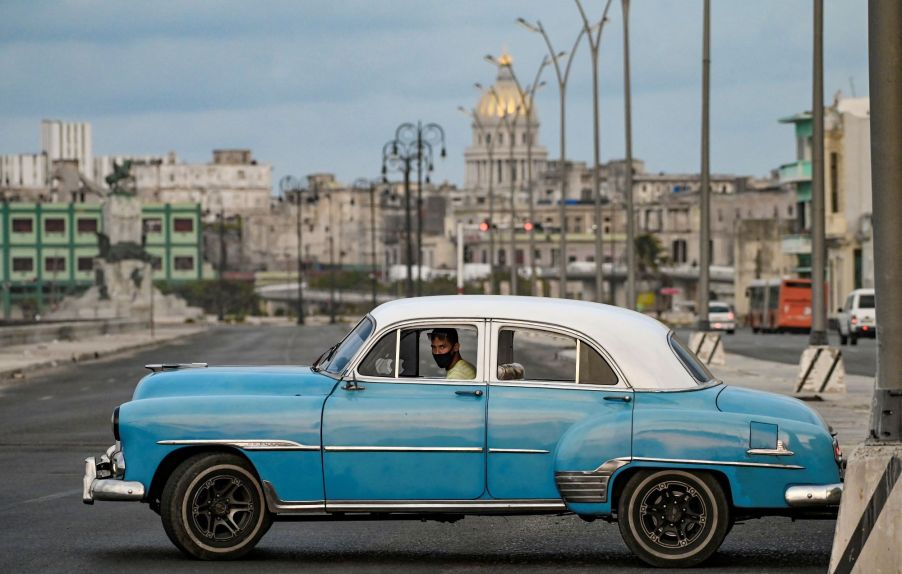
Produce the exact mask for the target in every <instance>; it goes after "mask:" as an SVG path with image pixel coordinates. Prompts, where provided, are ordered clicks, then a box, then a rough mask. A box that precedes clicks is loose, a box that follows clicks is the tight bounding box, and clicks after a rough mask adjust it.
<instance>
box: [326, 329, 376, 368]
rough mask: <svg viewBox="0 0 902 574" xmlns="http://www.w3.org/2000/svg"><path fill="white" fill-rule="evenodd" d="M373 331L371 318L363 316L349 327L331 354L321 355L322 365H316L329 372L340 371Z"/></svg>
mask: <svg viewBox="0 0 902 574" xmlns="http://www.w3.org/2000/svg"><path fill="white" fill-rule="evenodd" d="M372 333H373V320H372V319H370V318H369V317H364V318H363V319H362V320H361V321H360V322H359V323H357V326H356V327H354V328H353V329H351V332H350V333H348V334H347V336H346V337H345V338H344V340H342V342H341V343H339V345H338V347H337V348H336V349H335V350H334V351H332V354H331V355H329V354H328V353H327V354H326V356H325V357H323V359H322V361H323V364H322V365H318V366H319V367H320V368H321V369H323V370H324V371H327V372H329V373H336V374H338V373H341V372H342V371H344V368H345V367H346V366H347V365H348V362H349V361H350V360H351V359H352V358H353V357H354V355H355V354H357V350H358V349H360V346H361V345H363V343H364V341H366V340H367V338H368V337H369V336H370V335H371V334H372Z"/></svg>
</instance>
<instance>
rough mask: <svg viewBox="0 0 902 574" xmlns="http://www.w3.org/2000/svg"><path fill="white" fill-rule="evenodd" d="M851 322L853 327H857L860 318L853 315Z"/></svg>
mask: <svg viewBox="0 0 902 574" xmlns="http://www.w3.org/2000/svg"><path fill="white" fill-rule="evenodd" d="M849 321H850V322H851V323H852V324H853V325H857V324H858V317H856V316H855V315H852V318H851V319H849Z"/></svg>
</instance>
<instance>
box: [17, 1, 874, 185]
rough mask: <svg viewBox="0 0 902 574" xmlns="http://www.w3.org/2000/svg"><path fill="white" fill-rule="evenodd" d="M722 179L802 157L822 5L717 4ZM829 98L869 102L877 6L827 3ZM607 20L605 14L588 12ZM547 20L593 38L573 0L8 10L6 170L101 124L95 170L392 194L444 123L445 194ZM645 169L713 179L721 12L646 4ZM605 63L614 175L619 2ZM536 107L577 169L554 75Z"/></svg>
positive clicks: (529, 58)
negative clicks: (488, 111) (258, 178)
mask: <svg viewBox="0 0 902 574" xmlns="http://www.w3.org/2000/svg"><path fill="white" fill-rule="evenodd" d="M712 4H713V7H712V64H711V84H712V103H711V165H712V170H713V171H715V172H722V173H737V174H748V175H765V174H767V173H768V172H769V171H770V170H771V169H773V168H775V167H777V166H779V165H780V164H781V163H787V162H789V161H792V160H793V159H794V154H795V144H794V141H793V133H792V129H791V128H790V127H789V126H785V125H781V124H778V123H777V120H778V118H780V117H783V116H787V115H791V114H793V113H796V112H799V111H802V110H807V109H810V107H811V89H810V84H811V55H812V48H811V43H812V42H811V40H812V17H811V10H812V1H811V0H756V1H748V0H714V2H712ZM825 4H826V8H825V13H826V17H825V40H824V44H825V49H824V52H825V58H824V59H825V80H824V86H825V98H826V100H827V102H828V103H829V102H830V101H831V100H832V97H833V94H834V93H835V92H836V91H837V90H842V92H843V93H844V94H845V95H847V96H848V95H850V94H851V92H852V90H853V87H854V91H855V94H856V95H857V96H866V95H867V92H868V76H867V14H866V12H867V4H866V1H865V0H828V1H827V2H825ZM584 6H585V8H586V9H587V11H588V12H589V14H590V17H591V18H593V19H596V18H598V17H599V16H600V14H601V12H602V9H603V7H604V0H584ZM517 16H522V17H524V18H526V19H528V20H536V19H538V20H541V21H542V23H543V24H544V25H545V27H546V29H548V31H549V33H550V35H551V37H552V41H553V42H554V43H555V48H556V49H557V50H569V49H570V46H571V44H572V42H573V40H574V38H575V35H576V33H577V32H578V30H579V26H580V20H579V15H578V12H577V9H576V6H575V5H574V4H573V3H571V2H569V1H567V0H555V1H549V0H546V1H535V0H529V1H526V0H519V1H514V0H468V1H449V0H444V1H441V0H403V1H402V0H394V1H391V2H389V1H372V0H370V1H344V0H323V1H309V0H308V1H303V2H300V1H271V0H269V1H266V2H250V1H245V2H238V1H234V2H232V1H193V2H183V1H177V0H165V1H164V0H155V1H153V2H141V3H138V2H113V1H100V0H96V1H92V0H83V1H76V0H71V1H61V2H45V1H40V0H31V1H29V0H22V1H13V0H3V3H2V7H0V78H2V80H0V154H5V153H33V152H36V151H39V149H40V130H39V124H40V121H41V119H42V118H57V119H63V120H67V121H87V122H90V123H91V124H92V125H93V130H94V153H95V154H96V155H103V154H135V155H144V154H164V153H166V152H168V151H175V152H176V153H177V154H178V155H179V156H180V157H181V158H182V159H183V160H185V161H189V162H197V163H205V162H207V161H209V160H210V158H211V150H213V149H214V148H230V147H237V148H250V149H252V150H253V153H254V156H255V157H256V158H257V159H258V160H259V161H260V162H263V163H270V164H272V165H273V166H274V184H275V183H276V182H278V179H279V178H280V177H281V176H282V175H285V174H286V173H291V174H294V175H299V176H303V175H306V174H309V173H314V172H333V173H335V174H336V175H337V176H338V178H339V179H340V180H342V181H345V182H351V181H353V180H354V179H355V178H357V177H362V176H367V177H376V176H378V175H379V170H380V167H381V150H382V145H383V144H384V143H385V142H386V141H388V140H389V139H390V138H391V137H392V136H393V134H394V130H395V128H396V126H397V125H398V124H399V123H401V122H405V121H416V120H418V119H419V120H423V121H426V122H438V123H440V124H441V125H442V126H444V128H445V130H446V134H447V142H448V158H447V159H446V160H444V161H443V162H437V163H436V166H435V167H436V174H435V177H434V181H440V180H444V179H447V180H450V181H452V182H455V183H458V184H460V183H461V182H462V180H463V172H464V165H463V151H464V148H465V147H466V144H467V143H468V141H469V131H470V126H469V123H468V121H467V119H466V118H465V117H464V116H462V115H461V114H460V113H459V112H457V111H456V110H457V107H458V106H459V105H465V106H467V107H469V106H472V105H474V104H475V102H476V100H477V99H478V93H477V92H476V90H475V89H474V88H473V83H474V82H481V83H483V84H490V83H491V82H492V81H493V80H494V76H495V70H494V69H493V67H492V66H491V65H490V64H488V63H486V62H484V61H483V56H484V55H485V54H487V53H492V54H496V55H497V54H500V53H501V51H502V50H504V49H506V50H508V51H509V52H510V54H511V55H512V57H513V59H514V65H515V67H516V69H517V70H518V73H519V75H520V76H521V77H522V78H524V82H525V81H526V80H525V79H526V78H531V77H532V75H533V74H534V73H535V69H536V67H537V66H538V63H539V62H540V60H541V58H542V56H543V54H544V51H545V47H544V44H543V43H542V41H541V38H540V37H539V36H537V35H535V34H532V33H530V32H528V31H527V30H525V29H523V28H521V27H519V26H517V25H516V24H515V19H516V17H517ZM630 16H631V17H630V22H631V28H630V36H631V57H632V76H633V111H634V119H633V123H634V137H633V139H634V152H633V154H634V156H635V157H637V158H641V159H644V160H645V162H646V165H647V167H648V169H649V170H651V171H675V172H698V171H699V164H700V159H699V158H700V155H699V150H698V148H699V141H700V116H701V58H702V38H701V36H702V1H701V0H632V2H631V14H630ZM609 19H610V21H609V22H608V24H607V26H606V27H605V30H604V37H603V39H602V58H601V64H600V69H601V94H602V101H601V114H602V119H601V122H602V136H601V138H602V144H601V145H602V158H603V160H607V159H609V158H618V157H623V111H622V110H623V99H622V94H623V83H622V75H623V70H622V65H621V62H622V36H621V33H622V14H621V10H620V0H614V2H613V3H612V6H611V11H610V14H609ZM586 48H587V46H586V45H583V46H581V47H580V48H579V51H578V52H577V57H576V60H575V61H574V64H573V71H572V73H571V76H572V77H571V83H570V85H569V86H568V90H567V91H568V104H567V105H568V110H567V112H568V121H567V150H568V152H569V154H570V157H571V158H573V159H577V160H591V157H592V114H591V110H592V108H591V93H592V91H591V90H592V85H591V77H592V76H591V64H590V61H589V58H588V51H587V49H586ZM547 72H548V73H546V76H545V78H546V79H547V80H548V81H549V82H548V85H547V86H546V87H545V88H544V89H543V90H542V91H540V95H539V96H538V98H537V107H538V113H539V117H540V120H541V122H542V127H541V140H542V143H543V144H544V145H545V146H546V147H547V148H548V150H549V152H550V154H551V156H552V157H555V156H556V155H557V153H558V149H559V146H558V125H559V120H558V91H557V85H556V82H554V81H553V76H552V75H551V74H550V72H551V70H547Z"/></svg>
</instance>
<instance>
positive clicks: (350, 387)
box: [341, 371, 366, 391]
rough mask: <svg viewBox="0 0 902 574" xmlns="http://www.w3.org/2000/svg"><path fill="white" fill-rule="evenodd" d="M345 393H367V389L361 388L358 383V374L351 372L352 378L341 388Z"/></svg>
mask: <svg viewBox="0 0 902 574" xmlns="http://www.w3.org/2000/svg"><path fill="white" fill-rule="evenodd" d="M341 390H343V391H365V390H366V387H361V386H360V383H358V382H357V373H356V372H354V371H351V378H350V379H349V380H347V381H345V385H344V386H343V387H342V388H341Z"/></svg>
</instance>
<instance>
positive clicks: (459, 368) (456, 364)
mask: <svg viewBox="0 0 902 574" xmlns="http://www.w3.org/2000/svg"><path fill="white" fill-rule="evenodd" d="M429 341H430V342H431V343H432V358H433V359H435V364H437V365H438V366H439V367H441V368H442V369H445V370H446V371H448V374H447V375H446V376H445V378H447V379H459V380H460V379H464V380H467V379H475V378H476V368H475V367H474V366H473V365H471V364H470V363H468V362H467V361H465V360H464V359H463V357H461V356H460V343H459V342H458V339H457V329H450V328H445V327H442V328H438V329H433V330H432V332H431V333H429Z"/></svg>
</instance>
